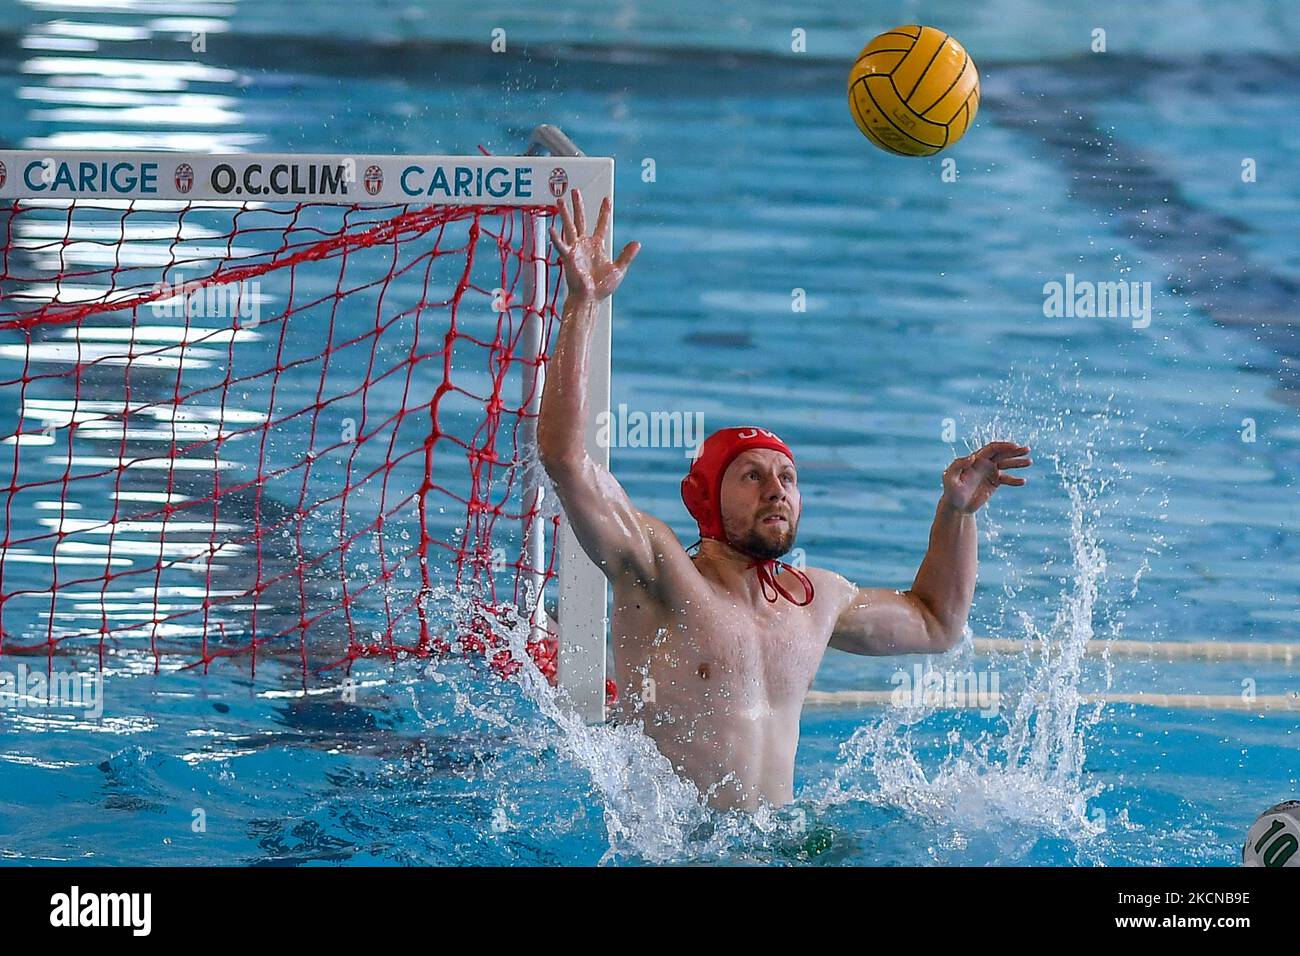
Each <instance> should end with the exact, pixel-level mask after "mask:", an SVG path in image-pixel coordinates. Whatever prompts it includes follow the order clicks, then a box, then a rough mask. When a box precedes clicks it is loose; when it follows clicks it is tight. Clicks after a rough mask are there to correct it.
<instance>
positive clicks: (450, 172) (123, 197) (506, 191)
mask: <svg viewBox="0 0 1300 956" xmlns="http://www.w3.org/2000/svg"><path fill="white" fill-rule="evenodd" d="M326 170H328V173H324V172H323V171H326ZM340 171H341V179H340V176H339V175H338V174H340ZM575 188H577V189H580V190H581V191H582V194H583V199H584V202H585V204H586V206H587V208H588V209H590V210H593V211H594V210H596V209H598V208H599V207H600V203H601V201H602V200H604V199H606V198H608V199H609V200H610V202H611V206H612V204H613V198H614V160H613V159H611V158H608V157H588V156H583V155H582V154H581V153H580V152H579V151H578V150H577V149H576V147H573V145H572V143H571V142H570V141H569V140H568V139H567V137H565V136H564V134H563V133H561V132H560V131H559V130H557V129H555V128H554V127H550V126H541V127H538V128H537V130H536V131H535V132H534V134H533V139H532V142H531V143H530V144H529V147H528V153H527V154H526V155H522V156H491V155H477V156H440V155H429V156H419V155H398V156H394V155H374V154H352V155H344V154H303V153H239V154H224V155H223V154H198V153H176V152H142V151H131V152H116V151H100V150H77V151H64V150H53V151H44V150H40V151H37V150H0V201H8V200H25V201H33V200H34V201H41V200H47V201H50V202H51V203H52V204H55V203H61V202H65V201H70V200H78V199H80V200H85V199H94V200H107V201H121V202H123V203H126V202H132V201H155V200H156V201H161V202H168V201H172V202H178V203H181V202H190V201H201V202H231V203H237V202H245V201H267V202H320V203H330V202H333V203H340V204H344V203H346V204H349V205H350V204H354V203H355V204H362V205H367V204H375V205H379V204H385V205H387V204H392V203H405V204H411V205H418V204H420V203H421V202H428V203H429V204H436V205H450V206H471V205H497V206H502V205H509V206H538V205H545V206H555V205H556V204H557V203H559V202H562V201H568V198H569V193H570V192H571V191H572V190H573V189H575ZM534 225H535V228H534V229H533V230H532V236H533V240H534V242H535V248H534V252H535V253H536V255H537V256H539V257H540V256H545V254H546V252H547V250H548V248H549V238H548V231H549V225H550V217H548V216H540V217H538V218H537V220H536V222H535V224H534ZM612 226H613V222H612V220H611V228H610V230H609V234H608V235H607V237H606V245H607V251H608V252H609V253H610V254H611V255H612V254H613V228H612ZM525 283H526V284H525V292H526V294H527V295H528V296H529V298H530V301H531V303H532V305H533V312H532V317H531V320H530V326H531V327H530V328H526V329H525V332H524V336H525V341H526V342H528V343H529V347H530V348H531V350H532V355H533V356H534V357H535V356H536V355H537V353H538V350H540V348H541V347H542V322H541V318H540V316H539V315H538V310H540V309H541V308H542V307H544V305H545V303H546V294H547V285H546V265H545V263H544V262H543V261H535V264H534V267H533V268H532V269H530V270H527V272H526V275H525ZM610 318H611V305H610V300H609V299H605V300H604V301H603V302H601V303H600V307H599V310H598V316H597V327H596V333H595V337H594V340H593V342H592V351H591V356H590V370H591V371H590V378H589V380H588V395H589V397H588V410H589V412H590V417H589V419H588V421H587V422H585V423H584V434H585V438H586V445H587V452H588V454H589V455H590V456H591V457H592V459H593V460H594V461H596V462H598V463H600V464H601V465H602V466H603V467H605V468H608V467H609V449H608V448H607V447H606V448H602V447H601V445H600V443H599V442H598V441H597V430H598V423H599V421H600V419H601V416H602V413H604V414H608V411H609V393H610V351H611V350H610V345H611V340H610ZM537 376H538V377H537V380H536V381H528V380H526V381H525V382H524V392H523V395H524V398H525V399H526V400H528V405H527V411H528V412H529V413H531V414H533V415H535V414H536V413H537V411H538V409H539V408H540V405H541V392H542V385H543V384H544V376H545V367H544V365H538V366H537ZM525 378H526V379H527V378H528V376H525ZM525 421H526V422H527V423H528V427H527V430H526V435H525V445H526V447H527V448H528V452H529V456H530V459H531V460H530V462H529V466H528V467H526V468H525V473H526V476H527V483H526V486H525V492H524V501H525V502H529V501H533V500H539V501H540V496H542V495H543V494H544V487H545V485H544V483H543V482H541V481H540V480H539V477H538V476H539V469H540V465H539V464H538V462H537V460H536V441H535V438H536V419H535V418H532V419H525ZM524 510H525V512H527V511H528V510H530V509H528V508H525V509H524ZM533 530H534V531H535V532H536V533H535V534H532V535H530V536H528V537H527V538H526V539H525V541H524V545H525V547H526V548H528V551H529V555H530V557H529V560H530V562H531V565H532V567H534V568H543V566H544V558H543V556H544V554H545V541H544V535H545V528H544V526H543V523H542V522H535V523H534V525H533ZM559 538H560V540H559V574H558V590H559V594H558V598H559V601H558V608H559V613H558V621H557V623H558V626H559V642H560V648H559V659H558V679H559V685H560V689H561V696H562V698H563V699H564V700H565V701H566V704H567V706H570V707H572V708H573V709H574V710H575V711H576V712H577V714H578V715H580V716H581V718H582V719H583V720H584V721H586V722H587V723H600V722H603V721H604V720H605V636H606V630H607V625H608V598H607V592H606V581H605V577H604V575H603V573H602V572H601V570H600V569H599V568H597V567H596V565H595V564H594V563H593V562H592V561H591V559H590V558H588V557H587V555H586V553H585V552H584V551H583V550H582V547H581V545H579V543H578V540H577V538H576V537H575V535H574V534H573V530H572V528H571V526H570V523H569V521H568V520H567V518H566V517H565V516H564V515H563V512H561V519H560V531H559ZM542 581H543V576H542V574H541V573H538V574H536V575H535V576H534V580H533V583H534V586H535V587H534V591H535V593H536V595H537V605H536V617H535V618H534V620H533V622H532V624H533V628H534V635H535V636H536V635H537V633H538V631H539V630H540V629H543V628H545V626H546V615H545V595H544V594H543V593H542V591H541V589H540V585H541V583H542Z"/></svg>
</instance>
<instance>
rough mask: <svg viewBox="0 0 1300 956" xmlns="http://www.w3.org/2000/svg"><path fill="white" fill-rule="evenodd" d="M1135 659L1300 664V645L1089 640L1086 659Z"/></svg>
mask: <svg viewBox="0 0 1300 956" xmlns="http://www.w3.org/2000/svg"><path fill="white" fill-rule="evenodd" d="M1028 643H1029V642H1026V641H1016V640H1008V639H1006V638H994V637H977V638H975V650H976V652H978V653H980V654H1019V653H1022V652H1023V651H1024V650H1025V647H1026V645H1027V644H1028ZM1107 652H1109V655H1110V656H1111V657H1138V658H1150V659H1156V660H1167V661H1185V660H1206V661H1268V662H1275V663H1279V664H1300V644H1269V643H1264V642H1261V641H1129V640H1123V639H1120V640H1114V641H1089V642H1088V647H1087V650H1086V653H1087V655H1088V656H1089V657H1101V656H1103V655H1104V654H1106V653H1107Z"/></svg>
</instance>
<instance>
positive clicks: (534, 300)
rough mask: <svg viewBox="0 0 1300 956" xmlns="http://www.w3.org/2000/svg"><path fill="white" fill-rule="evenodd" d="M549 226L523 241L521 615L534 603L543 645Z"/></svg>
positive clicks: (535, 635) (536, 219)
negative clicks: (542, 419) (525, 361)
mask: <svg viewBox="0 0 1300 956" xmlns="http://www.w3.org/2000/svg"><path fill="white" fill-rule="evenodd" d="M548 222H549V219H548V218H547V217H546V216H541V215H533V216H529V217H528V221H527V227H526V232H525V237H524V243H525V251H526V253H527V255H528V257H529V259H528V267H527V268H526V269H525V271H524V301H525V303H526V306H525V307H526V309H527V316H526V318H525V320H524V332H523V347H524V354H525V355H526V356H528V357H529V359H530V360H531V362H532V363H533V364H531V365H530V366H529V367H528V368H527V369H526V370H525V372H524V380H523V386H522V389H523V394H522V396H521V400H522V404H523V410H524V448H525V449H527V463H526V465H525V467H524V508H523V519H522V520H523V529H522V543H523V548H522V552H523V558H524V561H525V562H526V567H528V568H529V569H530V571H529V574H528V583H529V585H530V587H531V591H530V592H529V593H526V594H523V595H520V603H521V605H522V607H521V610H523V609H525V608H526V607H527V606H528V602H529V601H533V602H535V603H534V604H533V606H532V612H531V617H530V618H529V622H528V623H529V629H528V638H529V640H530V641H541V640H544V639H545V638H546V636H547V625H546V593H545V586H546V525H545V523H544V521H543V518H542V504H543V502H544V497H545V485H544V484H543V482H542V481H541V475H540V469H541V462H540V461H538V458H537V454H536V449H537V416H538V414H539V412H540V410H541V406H542V389H543V388H544V387H545V385H546V365H545V363H544V362H542V361H541V360H540V359H541V355H542V352H543V350H544V349H545V346H546V343H545V342H544V341H543V332H544V330H543V326H544V324H545V319H546V316H545V311H546V295H547V288H548V286H547V274H546V271H547V270H546V254H547V243H546V230H547V224H548Z"/></svg>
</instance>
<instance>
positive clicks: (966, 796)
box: [802, 396, 1161, 863]
mask: <svg viewBox="0 0 1300 956" xmlns="http://www.w3.org/2000/svg"><path fill="white" fill-rule="evenodd" d="M1079 400H1080V401H1083V402H1085V403H1086V402H1087V399H1086V397H1082V396H1080V397H1079ZM1094 404H1097V403H1094ZM1004 406H1010V407H1012V408H1019V409H1026V408H1034V407H1035V406H1034V404H1033V403H1032V402H1030V401H1027V400H1026V399H1025V398H1024V397H1017V398H1015V399H1014V400H1013V398H1012V397H1010V396H1007V397H1004ZM1122 418H1123V416H1122V415H1120V413H1119V412H1117V411H1116V410H1115V409H1114V408H1112V407H1111V405H1110V399H1107V400H1106V401H1105V402H1103V403H1099V404H1097V407H1095V408H1094V410H1093V411H1092V412H1090V413H1087V414H1084V415H1082V416H1078V417H1075V416H1073V415H1072V413H1071V411H1070V409H1068V408H1067V409H1065V410H1064V411H1061V412H1059V413H1057V414H1055V415H1054V416H1052V417H1048V416H1047V415H1043V416H1041V417H1038V418H1037V419H1032V418H1031V419H1029V420H1026V416H1024V415H1013V414H1007V413H1004V414H1003V415H1002V416H999V418H998V419H997V420H995V421H993V422H991V423H989V424H987V425H986V426H984V427H982V428H978V429H975V430H974V435H973V437H972V440H971V442H970V448H971V450H974V449H975V448H977V447H979V446H981V445H983V444H984V443H985V442H987V441H992V440H995V439H1004V440H1005V439H1008V438H1013V439H1015V440H1019V441H1025V442H1026V443H1027V444H1029V445H1030V446H1031V447H1033V449H1034V451H1033V454H1034V458H1035V461H1036V462H1037V463H1038V464H1040V465H1041V464H1043V463H1049V464H1050V465H1051V472H1050V476H1049V480H1050V482H1051V483H1052V484H1053V486H1056V487H1059V488H1060V489H1061V490H1062V491H1063V493H1064V500H1065V502H1066V503H1067V511H1066V514H1065V516H1064V517H1065V518H1067V523H1068V528H1069V534H1068V544H1069V551H1070V556H1071V562H1070V566H1069V573H1068V574H1065V575H1062V576H1061V577H1060V581H1061V587H1060V589H1059V590H1058V591H1057V592H1056V593H1055V594H1054V595H1051V596H1047V597H1045V598H1044V600H1043V602H1042V609H1041V610H1038V611H1037V612H1036V610H1035V608H1034V605H1033V603H1032V597H1033V594H1034V591H1035V590H1037V591H1039V592H1042V591H1043V588H1042V586H1041V583H1040V584H1039V586H1038V587H1037V588H1035V587H1034V582H1033V581H1032V580H1031V578H1030V575H1029V574H1028V573H1027V572H1026V571H1024V570H1022V569H1025V568H1030V567H1032V566H1033V560H1032V557H1027V555H1026V554H1025V552H1024V550H1023V548H1022V547H1021V546H1020V542H1018V541H1015V540H1008V539H1010V538H1013V537H1015V536H1014V535H1010V534H1007V533H1005V532H1004V530H1003V529H1002V528H1001V527H1000V525H999V522H998V521H997V520H995V519H994V518H993V517H992V515H996V514H998V513H999V511H1001V512H1004V513H1005V512H1008V511H1011V512H1014V511H1015V509H1016V507H1018V506H1016V505H1011V506H1010V507H995V508H992V509H989V510H988V513H982V514H981V518H980V523H981V528H982V530H983V531H984V537H985V539H986V541H987V542H988V543H987V544H985V545H984V550H985V556H986V558H987V557H988V556H989V555H990V554H991V556H992V557H993V558H994V559H995V560H999V561H1000V562H1002V563H1003V564H1005V565H1006V572H1007V573H1006V574H1005V575H1004V578H1005V581H1006V583H1005V584H1004V586H1003V589H1002V591H1001V593H1000V595H999V602H998V609H997V610H998V614H997V616H998V617H999V618H1000V619H1002V620H1003V621H1004V622H1005V624H1004V626H1003V627H1001V628H996V629H994V631H993V633H994V634H995V635H996V634H998V633H999V631H1000V632H1001V634H1003V635H1004V636H1012V635H1014V636H1017V637H1019V638H1020V639H1021V640H1022V642H1023V647H1024V650H1023V652H1022V653H1021V654H1020V655H1019V656H1018V659H1016V658H1015V657H1013V658H1012V659H1011V660H1010V661H1009V663H1010V664H1012V665H1013V666H1014V667H1015V669H1016V671H1017V673H1015V674H1014V675H1012V676H1013V680H1015V681H1016V682H1018V683H1019V684H1020V685H1021V686H1020V689H1019V692H1018V693H1016V692H1014V691H1013V692H1012V693H1007V692H1006V691H1005V690H1003V707H1002V708H1001V710H1002V714H1001V715H1000V716H999V717H998V718H997V720H998V723H999V725H1000V726H998V727H996V728H994V729H989V728H988V727H987V725H986V724H985V725H984V726H983V727H981V726H980V724H981V722H980V721H979V720H978V719H977V718H974V717H973V716H971V715H970V714H965V715H962V714H958V715H955V716H954V715H953V714H952V713H950V712H949V713H945V712H941V711H938V710H937V708H936V707H935V706H934V705H928V704H921V705H920V706H911V705H909V706H906V707H893V708H890V710H889V712H888V713H886V714H885V715H884V716H883V717H881V718H879V719H877V720H875V721H873V722H871V723H869V724H867V725H865V726H862V727H860V728H859V729H858V730H856V731H855V732H854V733H853V734H852V736H851V737H850V738H849V739H848V740H847V741H845V742H844V743H843V744H842V745H841V747H840V751H839V760H838V766H837V767H836V769H835V771H834V773H833V774H832V775H831V777H830V779H828V780H825V781H820V782H818V783H817V784H816V785H813V786H810V787H808V788H806V790H805V793H804V795H802V796H803V799H806V800H808V801H810V802H811V803H812V804H813V805H814V806H816V807H818V808H820V809H826V808H830V807H834V806H836V805H839V804H843V803H851V802H866V803H870V804H874V805H877V806H881V807H886V808H896V809H898V810H901V811H903V812H904V813H905V814H909V815H913V816H915V817H917V818H919V819H920V820H921V821H923V822H924V823H925V824H926V825H927V826H928V827H930V828H931V829H932V832H933V833H934V834H935V835H934V843H933V845H931V846H930V847H929V848H928V853H929V856H930V858H931V859H933V860H936V861H938V860H943V859H946V858H949V857H951V856H952V855H953V854H965V853H968V851H969V850H970V849H971V843H972V841H984V842H988V843H990V844H991V847H990V852H989V854H988V855H989V857H990V858H992V859H996V860H998V862H1002V863H1006V862H1015V861H1016V860H1017V859H1022V858H1024V857H1025V856H1026V855H1027V854H1028V853H1029V852H1030V851H1031V850H1032V846H1033V844H1034V843H1035V842H1037V839H1038V838H1040V837H1048V838H1059V839H1064V840H1066V841H1068V842H1069V843H1072V844H1074V845H1075V846H1076V848H1079V849H1083V850H1086V849H1088V848H1089V846H1090V845H1092V844H1096V843H1100V842H1102V841H1104V835H1105V833H1106V831H1107V828H1108V827H1118V828H1124V829H1132V828H1134V825H1133V824H1131V823H1130V822H1129V821H1128V819H1127V814H1126V813H1125V812H1121V813H1118V814H1113V815H1112V816H1111V817H1110V818H1109V819H1108V818H1107V815H1106V814H1105V813H1104V811H1102V810H1101V809H1100V808H1098V807H1096V806H1095V805H1092V804H1095V801H1096V800H1097V798H1098V797H1099V796H1100V795H1101V794H1102V793H1103V792H1104V791H1105V790H1106V785H1105V784H1104V783H1102V782H1100V781H1099V780H1097V779H1095V778H1093V777H1092V776H1091V775H1090V774H1088V773H1087V772H1086V769H1085V763H1086V757H1087V747H1086V744H1087V740H1088V736H1089V731H1090V730H1091V729H1092V728H1093V727H1095V726H1096V724H1097V723H1098V722H1099V721H1100V720H1101V719H1102V713H1103V708H1104V705H1103V704H1102V703H1101V702H1100V701H1095V702H1093V703H1089V701H1088V699H1087V697H1086V694H1085V691H1084V686H1085V684H1086V683H1087V682H1088V680H1089V675H1088V674H1086V673H1085V667H1084V659H1085V654H1086V651H1087V648H1088V644H1089V642H1090V641H1092V640H1094V639H1097V638H1101V639H1104V640H1109V639H1113V638H1116V637H1118V636H1120V633H1121V631H1122V628H1123V622H1124V608H1123V607H1122V606H1121V605H1120V603H1119V602H1120V601H1121V600H1122V598H1119V597H1117V596H1112V595H1111V594H1110V593H1109V590H1110V589H1109V588H1108V585H1109V584H1110V583H1112V579H1113V578H1117V577H1119V575H1117V574H1116V573H1114V572H1115V569H1113V568H1111V567H1110V564H1109V562H1108V559H1107V554H1106V549H1105V548H1104V547H1103V544H1102V531H1103V519H1104V518H1105V517H1106V515H1107V512H1108V510H1110V509H1111V508H1112V507H1113V506H1115V505H1116V504H1117V503H1119V502H1123V501H1125V497H1124V496H1121V495H1120V494H1119V493H1118V490H1117V489H1118V488H1120V487H1121V486H1122V484H1123V483H1124V482H1125V481H1126V479H1127V478H1128V477H1129V476H1128V474H1127V472H1126V470H1125V469H1124V468H1123V467H1122V466H1121V465H1120V464H1119V463H1118V461H1110V462H1106V461H1103V456H1102V453H1101V451H1100V448H1101V447H1102V446H1103V445H1104V439H1105V438H1106V436H1108V435H1109V436H1111V437H1113V436H1114V434H1115V433H1116V432H1117V431H1119V430H1120V428H1121V427H1122V422H1121V419H1122ZM1011 419H1016V420H1011ZM1138 430H1139V432H1140V431H1141V429H1140V428H1139V429H1138ZM1035 470H1036V471H1038V472H1039V476H1038V483H1042V482H1043V481H1044V477H1043V476H1042V469H1041V468H1040V469H1035ZM1031 481H1033V479H1032V478H1031ZM1149 491H1150V489H1143V490H1141V491H1139V492H1137V495H1138V497H1141V496H1144V495H1146V494H1147V493H1148V492H1149ZM1007 497H1009V496H1006V495H1005V494H1004V495H1002V496H1000V499H1005V498H1007ZM1128 503H1129V504H1130V505H1131V500H1130V501H1129V502H1128ZM1004 504H1006V505H1010V503H1006V502H1004V501H1003V500H999V501H998V505H999V506H1003V505H1004ZM1013 520H1014V525H1015V526H1016V527H1018V528H1025V527H1034V526H1042V524H1043V522H1044V518H1043V517H1042V516H1039V517H1038V518H1037V519H1036V520H1035V521H1030V520H1028V518H1027V516H1025V515H1024V514H1023V513H1022V514H1021V515H1020V516H1019V517H1017V518H1016V519H1013ZM1048 521H1049V523H1048V524H1047V526H1054V525H1055V524H1056V522H1055V521H1050V519H1048ZM1160 540H1161V539H1159V538H1155V539H1152V544H1154V545H1156V546H1157V547H1158V545H1159V543H1160ZM1146 550H1147V551H1148V552H1151V551H1152V550H1153V548H1152V547H1150V546H1148V547H1147V549H1146ZM1053 561H1054V559H1053V557H1052V556H1051V555H1045V558H1044V564H1043V565H1041V566H1040V567H1043V568H1046V569H1049V570H1050V568H1051V567H1052V564H1053ZM1147 568H1148V562H1147V560H1145V558H1144V559H1143V560H1142V562H1141V563H1140V566H1139V567H1138V568H1137V569H1136V571H1134V572H1133V574H1132V576H1131V578H1130V579H1129V584H1130V585H1131V586H1130V587H1129V588H1128V589H1127V593H1126V594H1125V595H1123V596H1124V597H1129V598H1131V597H1132V595H1134V594H1136V590H1137V585H1138V580H1139V579H1140V578H1141V576H1142V574H1143V573H1144V572H1145V571H1146V570H1147ZM967 636H968V637H969V632H968V635H967ZM938 660H939V662H940V663H941V664H942V666H945V667H949V666H951V667H967V666H969V667H971V668H975V667H979V666H982V667H989V666H990V665H994V666H996V663H997V662H996V660H995V661H987V660H986V661H982V662H980V663H979V664H976V663H975V662H974V660H973V650H972V645H971V644H970V642H969V641H965V642H963V645H962V646H961V647H960V648H958V649H957V650H955V651H954V652H953V653H952V654H950V655H946V656H944V657H942V658H939V659H938ZM935 661H936V659H935V658H926V668H927V670H932V669H933V668H934V665H935ZM1000 676H1001V677H1003V681H1002V683H1004V684H1005V683H1006V681H1005V677H1006V676H1007V675H1005V674H1003V675H1000ZM1098 681H1099V683H1100V688H1099V689H1100V690H1102V691H1104V690H1106V689H1108V688H1109V687H1110V685H1111V668H1110V659H1109V656H1108V655H1107V654H1103V655H1102V668H1101V673H1100V675H1098ZM1008 702H1010V704H1011V706H1009V707H1008V706H1007V703H1008ZM945 724H947V725H949V729H948V731H947V733H946V735H943V734H942V733H941V731H942V729H943V727H944V725H945ZM936 737H942V739H943V741H944V742H945V743H946V745H947V747H948V752H947V753H946V754H940V753H936V752H935V751H936V749H937V748H936V746H935V744H934V742H933V741H934V740H935V739H936ZM1090 805H1092V806H1090ZM1011 833H1015V834H1017V839H1014V840H1013V839H1009V838H1008V837H1009V834H1011Z"/></svg>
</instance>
